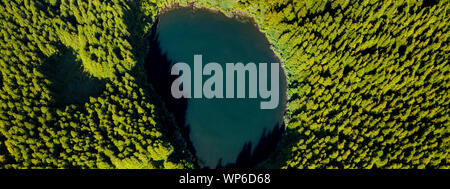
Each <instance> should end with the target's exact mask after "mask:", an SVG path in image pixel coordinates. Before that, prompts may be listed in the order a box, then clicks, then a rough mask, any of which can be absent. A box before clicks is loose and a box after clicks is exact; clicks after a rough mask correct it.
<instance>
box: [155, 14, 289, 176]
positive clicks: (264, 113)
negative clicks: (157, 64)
mask: <svg viewBox="0 0 450 189" xmlns="http://www.w3.org/2000/svg"><path fill="white" fill-rule="evenodd" d="M156 31H157V34H158V41H159V43H160V44H159V45H160V48H161V51H162V52H163V53H165V54H166V55H167V58H168V59H170V61H171V62H172V63H177V62H185V63H188V64H189V65H191V68H192V69H191V70H192V72H193V70H194V65H193V63H194V55H197V54H201V55H203V65H205V64H207V63H209V62H217V63H219V64H221V65H222V68H224V76H225V63H238V62H242V63H244V64H246V63H249V62H254V63H279V60H278V58H277V57H276V56H275V55H274V53H273V52H272V50H271V48H270V44H269V42H268V41H267V39H266V37H265V35H264V34H263V33H261V32H260V31H259V30H258V28H257V27H256V26H254V25H253V24H252V23H250V22H242V21H238V20H237V19H232V18H228V17H226V16H225V15H223V14H220V13H215V12H211V11H208V10H203V9H196V10H195V11H194V10H193V9H192V8H179V9H173V10H170V11H168V12H166V13H164V14H162V15H161V16H160V18H159V23H158V25H157V29H156ZM268 68H269V73H270V66H269V67H268ZM192 74H194V73H192ZM279 76H280V78H279V80H280V90H279V91H280V94H279V97H280V99H279V105H278V107H277V108H275V109H269V110H261V109H260V103H261V102H262V101H268V100H269V99H261V98H256V99H250V98H248V76H246V77H247V80H246V87H247V90H246V91H247V93H246V97H247V98H244V99H237V98H235V99H225V98H223V99H206V98H202V99H193V98H191V99H187V107H186V112H185V115H184V116H185V118H184V119H185V122H184V126H189V127H190V134H189V139H190V142H191V143H192V145H193V147H194V148H195V151H196V156H197V157H198V159H199V161H200V164H201V165H202V166H206V167H210V168H215V167H216V166H217V165H218V164H221V165H227V164H233V163H235V162H236V160H237V158H238V156H239V154H241V155H245V152H244V151H245V149H247V151H248V150H249V146H250V145H248V144H249V143H251V150H250V152H252V151H254V149H255V146H256V145H257V144H258V143H259V142H260V141H261V138H262V137H263V136H264V134H267V133H268V132H271V131H273V130H274V128H275V127H276V126H279V127H281V126H282V125H283V124H282V120H283V119H282V116H283V113H284V109H285V100H286V99H285V93H286V86H285V85H286V79H285V74H284V71H283V69H282V68H280V74H279ZM208 77H209V76H204V77H203V80H206V79H208ZM269 77H270V75H269ZM192 81H193V80H192ZM224 81H225V80H224ZM235 81H236V79H235ZM269 83H270V82H269ZM224 86H225V83H224ZM224 90H225V89H224ZM191 91H193V90H191ZM235 91H236V89H235ZM258 97H259V95H258ZM246 144H247V145H246ZM266 150H271V149H266ZM260 151H261V149H260ZM262 151H264V150H262Z"/></svg>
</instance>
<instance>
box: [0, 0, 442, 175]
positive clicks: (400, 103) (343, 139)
mask: <svg viewBox="0 0 450 189" xmlns="http://www.w3.org/2000/svg"><path fill="white" fill-rule="evenodd" d="M176 6H194V7H204V8H211V9H214V10H220V11H222V12H223V13H225V14H226V15H228V16H233V17H237V18H238V19H241V18H246V17H250V18H252V19H254V21H255V23H256V25H257V26H258V27H259V29H260V30H261V31H262V32H264V33H265V34H266V36H267V38H268V39H269V41H270V43H272V48H273V50H274V52H275V53H276V54H277V55H278V56H279V57H280V59H281V61H282V64H283V66H284V68H285V70H286V73H287V76H288V83H289V86H288V97H289V98H288V102H287V112H286V115H285V124H286V133H285V137H284V138H283V140H282V142H281V144H280V145H279V147H278V150H277V151H276V152H274V153H273V154H272V155H271V157H270V158H269V159H268V160H267V161H266V162H264V163H262V164H261V165H259V166H260V167H266V168H449V165H450V164H449V156H448V155H449V151H450V146H449V142H450V136H449V132H450V127H449V126H450V122H449V118H450V117H449V114H450V110H449V109H450V108H449V107H450V106H449V103H450V96H449V87H450V83H449V78H450V73H449V72H450V64H449V61H448V60H449V59H450V57H449V54H450V53H449V51H450V46H449V37H450V30H449V26H450V16H449V14H450V1H448V0H440V1H438V0H436V1H422V0H408V1H404V0H400V1H394V0H383V1H375V0H355V1H350V0H334V1H331V0H270V1H267V0H210V1H206V0H197V1H192V0H0V22H1V23H0V71H1V72H0V167H1V168H196V167H197V163H196V161H195V159H196V158H195V156H194V155H193V154H192V153H191V151H190V150H188V148H187V143H186V141H185V140H184V139H183V137H181V134H180V131H179V129H178V127H177V126H176V123H175V121H174V118H173V115H172V113H171V112H169V111H167V109H166V108H165V103H164V102H163V101H162V100H161V97H160V96H158V95H157V94H156V93H154V89H153V87H152V84H151V83H148V82H147V76H146V72H145V69H144V59H145V56H146V54H147V53H148V49H149V44H148V40H147V38H148V36H149V31H150V28H151V27H152V25H153V23H155V20H156V19H157V15H158V14H160V13H161V12H164V11H167V10H170V9H171V8H173V7H176Z"/></svg>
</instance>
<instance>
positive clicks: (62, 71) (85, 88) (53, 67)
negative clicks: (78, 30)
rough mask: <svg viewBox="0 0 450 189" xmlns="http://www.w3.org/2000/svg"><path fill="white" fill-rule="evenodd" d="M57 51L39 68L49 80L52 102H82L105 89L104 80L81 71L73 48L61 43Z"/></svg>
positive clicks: (56, 104) (64, 103) (57, 104)
mask: <svg viewBox="0 0 450 189" xmlns="http://www.w3.org/2000/svg"><path fill="white" fill-rule="evenodd" d="M59 49H60V50H59V52H58V53H56V54H55V55H52V56H50V57H49V58H48V59H47V60H46V61H44V63H43V64H42V66H41V67H40V68H39V69H40V71H41V72H42V73H43V74H44V75H45V77H46V78H47V79H48V80H49V81H50V82H51V83H50V85H49V90H50V95H51V96H52V102H51V103H52V104H53V105H54V106H57V107H63V106H66V105H70V104H82V103H84V102H87V101H88V100H89V97H98V96H99V95H100V94H101V93H102V91H103V90H104V89H105V85H106V81H104V80H100V79H97V78H95V77H92V76H90V75H89V74H88V73H87V72H84V71H83V68H82V65H81V61H79V60H78V59H77V57H76V55H75V53H74V52H73V50H71V49H69V48H67V47H65V46H63V45H61V46H60V48H59Z"/></svg>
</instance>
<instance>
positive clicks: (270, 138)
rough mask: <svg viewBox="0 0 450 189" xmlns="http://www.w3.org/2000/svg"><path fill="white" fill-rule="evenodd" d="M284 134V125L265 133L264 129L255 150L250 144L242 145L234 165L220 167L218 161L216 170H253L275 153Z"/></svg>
mask: <svg viewBox="0 0 450 189" xmlns="http://www.w3.org/2000/svg"><path fill="white" fill-rule="evenodd" d="M284 133H285V125H284V124H283V125H282V126H279V125H278V124H277V125H275V126H274V127H273V129H272V131H269V132H267V130H266V129H264V131H263V133H262V135H261V138H260V139H259V142H258V144H257V145H256V146H255V148H252V142H247V143H245V144H244V145H243V147H242V150H241V152H240V153H239V155H238V157H237V158H236V161H235V162H234V163H229V164H226V165H222V160H221V159H220V160H219V162H218V164H217V166H216V169H232V168H255V167H257V166H258V165H259V164H261V163H262V162H264V161H265V160H267V159H268V158H269V157H270V155H271V154H272V153H273V152H275V151H276V149H277V147H278V145H279V144H280V141H281V139H282V137H283V136H284Z"/></svg>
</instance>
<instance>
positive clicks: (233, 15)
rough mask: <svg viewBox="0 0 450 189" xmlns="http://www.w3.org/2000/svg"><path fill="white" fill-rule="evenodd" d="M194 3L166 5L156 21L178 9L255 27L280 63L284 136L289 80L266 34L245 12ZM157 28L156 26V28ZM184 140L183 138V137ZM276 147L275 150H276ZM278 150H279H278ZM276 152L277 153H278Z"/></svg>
mask: <svg viewBox="0 0 450 189" xmlns="http://www.w3.org/2000/svg"><path fill="white" fill-rule="evenodd" d="M195 3H196V2H195V1H191V2H188V3H186V4H183V3H179V2H174V3H171V4H168V5H165V6H163V7H161V8H160V11H158V13H157V15H156V19H159V18H160V16H161V15H163V14H164V13H167V12H169V11H172V10H178V9H189V10H190V11H191V12H192V13H193V14H195V13H196V12H197V11H201V10H204V11H209V12H212V13H215V14H221V15H223V16H225V17H227V18H229V19H238V21H240V22H241V21H244V22H245V23H248V24H252V25H253V26H254V27H256V29H257V30H258V32H260V33H261V34H262V35H263V36H264V38H265V42H266V44H267V45H268V46H269V49H270V51H271V56H273V57H274V58H275V60H277V61H278V62H279V63H280V72H281V73H280V74H281V78H280V79H282V80H284V83H283V85H284V87H285V90H284V91H283V93H282V94H280V97H281V103H280V105H281V106H282V107H281V110H282V111H281V112H280V115H279V118H280V119H279V120H280V121H279V127H280V128H282V129H283V130H284V132H283V135H285V132H286V130H287V128H288V127H287V120H288V118H287V116H288V114H287V113H288V101H289V80H288V74H287V70H286V68H285V65H284V63H283V62H282V59H281V56H280V55H278V54H277V53H276V51H275V49H274V44H273V43H272V42H271V41H270V40H269V38H268V36H267V34H266V32H265V31H264V30H262V29H261V27H259V24H258V22H257V21H256V19H255V17H254V16H253V15H251V14H248V13H247V12H245V11H240V10H231V11H224V10H222V9H220V8H211V7H207V6H204V5H196V4H195ZM156 27H158V26H156ZM183 138H185V137H183ZM284 139H285V137H282V138H281V140H280V141H279V143H278V145H277V146H278V147H279V146H280V145H281V144H282V143H283V140H284ZM278 147H277V148H278ZM278 150H279V149H278ZM278 150H277V151H278ZM193 155H194V156H196V155H195V154H193ZM272 156H273V155H270V156H269V158H268V159H267V160H265V161H263V162H261V163H259V164H258V165H257V166H256V167H259V166H264V164H265V162H266V161H269V160H270V159H272ZM196 158H197V157H196ZM196 163H197V165H199V166H200V167H204V165H203V163H202V162H201V160H200V159H197V162H196Z"/></svg>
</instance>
